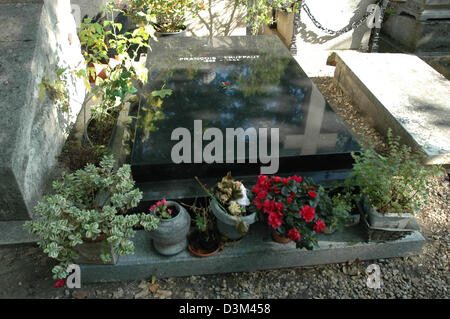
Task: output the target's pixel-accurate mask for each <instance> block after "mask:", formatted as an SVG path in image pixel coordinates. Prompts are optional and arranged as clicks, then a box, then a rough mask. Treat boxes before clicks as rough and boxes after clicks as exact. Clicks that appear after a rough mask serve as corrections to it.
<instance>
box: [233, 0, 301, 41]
mask: <svg viewBox="0 0 450 319" xmlns="http://www.w3.org/2000/svg"><path fill="white" fill-rule="evenodd" d="M241 3H242V5H244V6H248V9H247V22H248V23H249V24H250V31H251V33H252V34H253V35H256V34H258V32H259V31H260V30H261V27H262V26H263V25H267V24H274V23H276V21H274V17H273V15H272V10H274V9H275V10H283V11H285V12H293V11H296V10H298V7H299V4H298V1H295V0H258V1H250V2H249V1H242V2H241Z"/></svg>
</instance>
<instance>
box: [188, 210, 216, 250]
mask: <svg viewBox="0 0 450 319" xmlns="http://www.w3.org/2000/svg"><path fill="white" fill-rule="evenodd" d="M196 202H197V201H195V202H194V204H193V205H192V206H190V209H191V210H192V211H193V212H194V214H195V230H194V231H193V232H192V233H191V234H190V235H189V246H188V248H189V251H190V252H191V253H192V254H194V255H195V256H197V257H209V256H212V255H214V254H216V253H218V252H219V251H220V250H221V249H222V245H221V242H220V235H219V234H218V233H217V231H216V229H215V227H214V226H215V224H214V215H212V213H211V206H210V205H208V204H206V205H203V206H197V205H196Z"/></svg>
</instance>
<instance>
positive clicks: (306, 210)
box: [250, 175, 326, 250]
mask: <svg viewBox="0 0 450 319" xmlns="http://www.w3.org/2000/svg"><path fill="white" fill-rule="evenodd" d="M251 197H252V198H251V199H252V205H251V207H250V209H252V210H253V209H254V210H256V211H257V212H258V213H259V215H260V219H261V220H263V221H265V222H266V223H267V224H268V225H269V226H270V227H271V229H272V231H273V232H275V233H276V235H277V236H273V237H275V238H277V237H278V236H279V237H282V238H283V237H284V238H289V239H290V240H292V241H293V242H295V244H296V247H297V248H306V249H308V250H312V249H313V248H314V246H318V243H317V239H316V234H318V233H321V232H323V230H324V229H325V226H326V225H325V223H324V222H323V220H322V219H320V218H319V216H318V214H316V210H315V207H316V206H317V204H318V202H319V201H320V197H319V194H317V193H316V192H315V191H314V190H313V189H312V187H311V186H310V184H309V183H307V182H306V181H304V180H303V179H302V177H301V176H290V177H279V176H271V177H268V176H266V175H260V176H259V178H258V181H257V183H256V185H255V186H253V187H252V196H251Z"/></svg>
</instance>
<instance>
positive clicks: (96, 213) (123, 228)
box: [25, 156, 158, 279]
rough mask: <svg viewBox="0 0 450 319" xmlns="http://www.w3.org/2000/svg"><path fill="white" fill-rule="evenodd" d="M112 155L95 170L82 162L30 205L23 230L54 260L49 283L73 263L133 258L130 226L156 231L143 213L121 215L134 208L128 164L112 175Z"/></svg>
mask: <svg viewBox="0 0 450 319" xmlns="http://www.w3.org/2000/svg"><path fill="white" fill-rule="evenodd" d="M114 165H115V160H114V158H113V156H105V157H103V159H102V161H101V162H100V166H98V167H97V166H94V165H92V164H87V165H86V167H85V168H84V169H81V170H78V171H76V172H75V173H71V174H63V179H62V180H61V181H55V182H53V190H54V195H51V196H46V197H44V198H43V199H42V200H41V201H40V202H39V203H38V204H37V205H36V206H35V207H34V214H35V216H34V218H35V219H34V220H33V221H28V222H26V223H25V227H26V228H27V229H28V230H29V231H30V232H31V233H33V234H34V235H36V236H37V238H38V245H39V246H40V247H41V248H42V249H43V251H44V252H45V253H46V254H48V255H49V257H51V258H54V259H56V260H58V261H59V264H58V265H56V266H55V267H54V268H53V270H52V272H53V274H54V278H55V279H58V278H59V279H62V278H65V277H67V275H68V273H67V267H68V266H69V265H70V264H73V263H100V264H101V263H115V261H116V260H117V255H126V254H133V252H134V244H133V242H132V241H131V238H132V237H133V236H134V234H135V231H134V230H133V226H134V225H136V224H138V223H141V225H142V226H143V227H144V228H145V229H147V230H152V229H155V228H156V227H157V223H158V219H157V218H155V217H153V216H148V215H145V214H130V215H125V212H127V211H128V210H130V209H131V208H133V207H136V206H137V205H138V204H139V201H140V200H141V198H142V192H141V191H139V189H137V188H134V181H133V179H132V177H131V169H130V166H129V165H123V166H122V167H120V168H119V169H118V170H117V171H114V169H113V168H114Z"/></svg>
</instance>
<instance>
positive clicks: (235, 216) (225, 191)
mask: <svg viewBox="0 0 450 319" xmlns="http://www.w3.org/2000/svg"><path fill="white" fill-rule="evenodd" d="M208 193H209V191H208ZM209 194H210V196H211V210H212V213H213V214H214V216H216V218H217V228H218V230H219V232H220V233H221V234H222V235H223V236H225V237H227V238H229V239H232V240H238V239H240V238H242V237H243V236H245V235H246V234H247V233H248V231H249V229H250V225H251V224H253V223H255V222H256V220H257V216H256V212H250V211H248V210H247V207H248V206H249V205H250V200H249V199H248V197H247V190H246V188H245V186H244V185H243V184H242V183H241V182H238V181H235V180H234V179H233V177H232V176H231V172H228V174H227V175H226V176H225V177H223V178H222V180H221V181H220V182H219V183H217V184H216V185H215V186H214V187H213V189H212V192H211V193H209Z"/></svg>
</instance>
